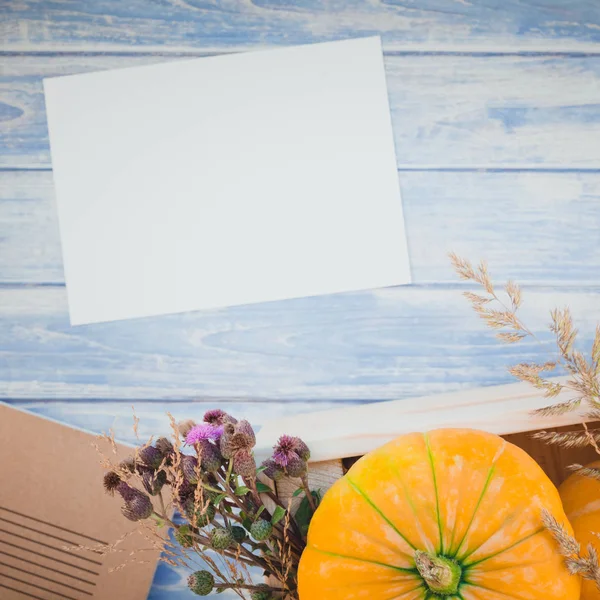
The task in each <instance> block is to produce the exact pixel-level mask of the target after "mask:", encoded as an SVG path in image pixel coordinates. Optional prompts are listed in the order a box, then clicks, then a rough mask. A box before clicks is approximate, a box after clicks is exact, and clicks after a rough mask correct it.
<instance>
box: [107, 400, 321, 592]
mask: <svg viewBox="0 0 600 600" xmlns="http://www.w3.org/2000/svg"><path fill="white" fill-rule="evenodd" d="M169 416H170V415H169ZM170 418H171V426H172V429H173V431H174V436H173V442H170V441H169V440H167V439H166V438H158V439H157V441H156V443H155V444H153V445H147V446H144V447H142V448H141V449H140V450H138V452H137V454H136V457H135V458H130V459H128V461H127V462H126V463H124V464H122V465H119V467H118V468H113V467H110V470H109V473H107V475H106V480H107V481H108V487H110V488H111V489H113V491H118V492H119V494H120V495H121V496H122V498H123V501H124V504H123V506H122V508H121V511H122V513H123V515H124V516H125V518H127V519H130V520H132V521H142V520H143V519H148V518H149V517H154V519H155V520H156V522H157V524H158V525H159V526H160V525H162V524H164V523H167V524H168V525H169V526H170V527H171V528H172V529H173V530H174V535H173V536H172V537H170V538H169V541H167V542H165V541H164V540H163V539H158V538H157V539H158V541H156V542H155V543H156V544H157V547H160V548H161V550H163V554H162V558H163V560H165V561H166V562H168V563H169V564H173V565H180V566H188V565H189V563H188V562H187V560H188V558H189V559H191V557H192V555H196V554H197V555H199V557H200V558H201V559H202V560H203V561H204V562H205V563H206V564H207V565H208V567H209V570H207V571H205V572H201V571H199V572H196V573H194V574H193V575H192V577H191V578H190V587H191V588H192V589H193V591H194V592H195V593H197V594H209V593H210V591H216V592H217V593H218V592H222V591H225V590H232V591H233V592H235V593H236V594H237V595H238V596H239V597H244V598H246V597H251V598H253V600H265V599H269V600H270V599H271V598H273V597H274V596H273V592H276V591H277V590H278V589H279V586H281V588H283V589H284V590H285V594H286V599H287V600H298V595H297V567H298V563H299V560H300V555H301V553H302V550H303V549H304V547H305V544H306V539H305V534H303V530H301V528H300V526H299V525H298V523H297V522H296V521H295V520H294V518H293V516H292V514H291V512H290V507H291V504H290V506H288V509H285V507H284V506H283V505H281V504H279V505H278V508H277V514H276V513H275V512H272V511H273V508H272V505H271V504H267V505H265V504H264V503H263V500H264V501H266V497H267V495H268V494H263V493H262V490H261V491H259V489H260V487H259V485H258V484H257V480H256V475H257V472H256V463H255V459H254V456H253V447H254V445H255V443H256V437H255V434H254V430H253V429H252V427H251V425H250V423H248V422H247V421H239V422H238V421H236V419H234V418H233V417H231V416H230V415H228V414H227V413H225V412H224V411H222V410H216V411H209V412H208V413H207V414H206V415H205V420H204V422H203V423H200V424H198V425H196V424H195V423H194V422H193V421H188V422H184V423H180V424H179V425H177V424H176V422H175V420H174V419H173V418H172V417H171V416H170ZM136 423H137V421H136ZM182 430H183V432H185V436H184V440H185V439H186V437H187V438H189V439H187V442H189V443H190V445H191V446H192V447H193V449H194V450H195V452H196V454H195V455H188V454H183V453H182V452H181V450H182V445H183V440H182V439H181V432H182ZM221 432H222V434H223V435H221ZM221 447H223V448H225V450H226V452H227V453H228V458H227V460H224V457H223V456H222V454H221V450H220V448H221ZM295 452H296V454H295V456H293V457H291V460H290V461H288V467H290V468H291V469H292V471H293V470H294V468H295V467H296V466H297V467H298V472H300V471H304V476H303V485H304V483H305V482H306V481H307V478H306V473H305V464H306V459H308V457H309V455H310V453H309V451H308V448H307V447H306V445H305V444H303V443H300V442H299V443H297V445H296V451H295ZM159 458H160V462H159ZM105 464H107V465H108V461H106V463H105ZM273 465H275V467H276V468H275V469H274V470H273V471H272V474H273V475H275V470H281V471H282V467H280V466H279V465H276V464H275V463H273ZM136 480H139V481H140V483H141V485H142V486H143V489H144V490H145V491H146V493H144V492H143V491H141V489H137V488H136V487H134V486H133V485H132V482H133V481H136ZM165 486H168V488H169V494H168V498H169V499H170V501H171V502H172V505H173V506H174V507H176V508H178V509H179V512H180V516H181V517H182V518H183V520H184V524H181V523H180V522H178V523H177V524H176V523H173V521H171V520H170V518H169V513H168V509H167V507H168V505H166V504H165V501H164V498H163V496H162V494H161V489H162V488H163V487H165ZM153 496H154V497H155V498H156V501H155V502H156V505H157V506H156V507H154V505H153V502H152V500H153ZM272 499H273V500H274V498H272ZM311 499H312V496H311ZM281 510H284V514H283V515H282V514H281V512H280V511H281ZM275 516H276V517H277V518H275ZM236 523H239V524H236ZM151 525H152V523H150V524H148V523H144V524H143V525H142V527H143V531H144V535H146V536H147V535H148V532H149V531H151ZM242 525H243V526H242ZM157 534H158V532H157ZM259 538H260V539H259ZM173 544H178V545H179V550H177V549H176V548H175V547H174V546H173ZM213 550H216V551H217V552H218V554H219V557H218V558H219V560H218V561H215V554H214V552H213ZM250 566H255V567H258V568H260V569H261V571H262V572H268V573H269V574H270V576H271V577H272V579H273V581H277V582H278V583H277V584H273V585H266V584H260V585H256V584H254V583H253V582H252V577H251V574H250V571H249V570H248V569H249V567H250Z"/></svg>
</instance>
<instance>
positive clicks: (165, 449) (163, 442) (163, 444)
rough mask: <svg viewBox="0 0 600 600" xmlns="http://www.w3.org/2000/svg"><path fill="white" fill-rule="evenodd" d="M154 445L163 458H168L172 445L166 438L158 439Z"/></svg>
mask: <svg viewBox="0 0 600 600" xmlns="http://www.w3.org/2000/svg"><path fill="white" fill-rule="evenodd" d="M154 445H155V446H156V448H157V449H158V450H159V451H160V453H161V454H162V455H163V458H166V457H168V456H170V455H171V454H172V452H173V444H172V443H171V442H170V441H169V440H168V439H167V438H166V437H159V438H158V439H157V440H156V443H155V444H154Z"/></svg>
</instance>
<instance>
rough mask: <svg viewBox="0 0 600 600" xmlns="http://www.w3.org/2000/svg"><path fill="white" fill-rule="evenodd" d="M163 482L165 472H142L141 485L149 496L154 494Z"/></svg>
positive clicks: (165, 480) (164, 481)
mask: <svg viewBox="0 0 600 600" xmlns="http://www.w3.org/2000/svg"><path fill="white" fill-rule="evenodd" d="M165 483H167V474H166V473H165V472H164V471H158V472H157V473H154V472H153V471H145V472H144V473H142V485H143V486H144V489H145V490H146V491H147V492H148V493H149V494H150V495H151V496H156V495H157V494H158V493H159V492H160V490H161V489H162V488H163V486H164V485H165Z"/></svg>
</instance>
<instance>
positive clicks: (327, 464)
mask: <svg viewBox="0 0 600 600" xmlns="http://www.w3.org/2000/svg"><path fill="white" fill-rule="evenodd" d="M343 475H344V466H343V465H342V461H341V460H325V461H323V462H316V463H311V464H310V469H309V471H308V485H309V487H310V489H311V490H319V491H320V492H321V493H322V494H324V493H325V492H326V491H327V490H328V489H329V488H330V487H331V486H332V485H333V484H334V483H335V482H336V481H337V480H338V479H339V478H340V477H342V476H343ZM301 485H302V482H301V481H300V480H299V479H293V478H291V477H284V478H283V479H281V480H280V481H278V482H277V484H276V488H277V496H278V497H279V498H280V499H281V500H282V502H283V503H284V504H285V505H286V506H288V503H291V507H292V512H295V511H296V509H297V508H298V506H299V505H300V502H301V501H302V498H303V497H304V495H303V494H302V495H300V496H296V497H294V492H295V491H296V490H297V489H298V488H299V487H300V486H301Z"/></svg>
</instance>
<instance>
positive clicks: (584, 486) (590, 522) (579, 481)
mask: <svg viewBox="0 0 600 600" xmlns="http://www.w3.org/2000/svg"><path fill="white" fill-rule="evenodd" d="M588 466H590V467H595V468H596V469H600V461H598V462H595V463H592V464H591V465H588ZM559 491H560V496H561V498H562V501H563V506H564V508H565V512H566V513H567V517H568V518H569V521H570V522H571V525H572V526H573V530H574V531H575V538H576V539H577V541H578V542H579V543H580V544H581V548H582V551H583V554H587V550H586V549H587V546H588V544H592V545H593V546H594V547H595V549H596V550H597V552H598V554H600V539H598V536H597V535H596V534H600V481H598V480H596V479H591V478H590V477H583V476H582V475H578V474H577V473H574V474H573V475H571V477H569V478H568V479H567V480H566V481H565V482H564V483H563V484H562V485H561V486H560V489H559ZM581 600H600V590H599V589H598V586H597V585H596V583H595V582H593V581H590V580H586V581H584V582H583V586H582V590H581Z"/></svg>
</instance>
